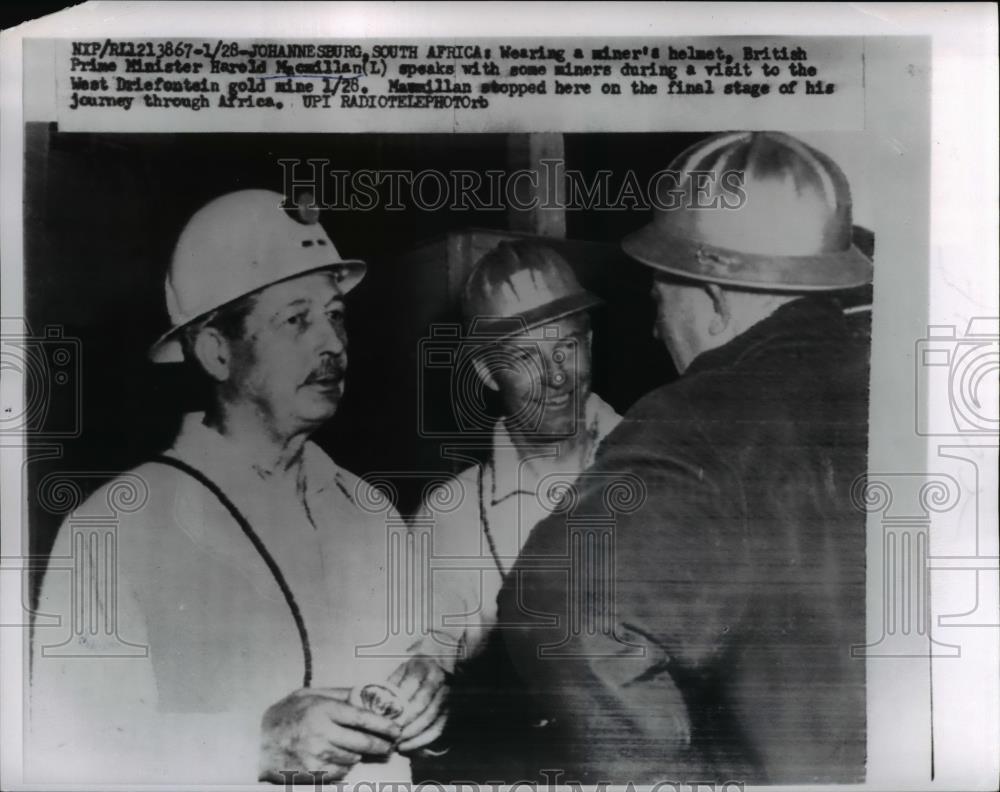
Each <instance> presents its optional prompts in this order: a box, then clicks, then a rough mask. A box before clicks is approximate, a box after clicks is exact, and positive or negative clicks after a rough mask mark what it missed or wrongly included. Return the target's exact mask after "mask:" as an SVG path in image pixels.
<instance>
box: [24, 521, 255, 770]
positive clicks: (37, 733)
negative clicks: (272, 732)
mask: <svg viewBox="0 0 1000 792" xmlns="http://www.w3.org/2000/svg"><path fill="white" fill-rule="evenodd" d="M124 527H125V526H123V528H124ZM108 539H109V534H107V533H106V532H101V531H97V530H93V529H91V528H88V527H86V526H85V527H83V528H80V527H79V526H74V525H73V522H72V520H70V521H67V523H66V524H64V525H63V526H62V529H61V530H60V533H59V536H58V538H57V541H56V544H55V548H54V550H53V552H52V554H51V556H50V561H49V568H48V569H47V571H46V573H45V576H44V578H43V583H42V587H41V592H40V595H39V602H38V606H37V610H36V613H35V619H34V629H33V636H32V642H31V682H30V697H29V713H30V714H29V717H30V726H29V743H28V746H27V750H26V770H27V774H28V775H27V776H26V777H27V778H29V779H30V780H31V781H32V782H43V783H68V784H80V783H101V784H104V783H137V782H139V783H168V782H169V783H183V782H189V783H223V782H230V783H235V782H254V781H256V780H257V770H258V768H257V763H258V753H259V748H258V746H259V742H260V719H261V716H262V715H263V713H261V712H254V713H245V712H244V713H240V712H226V713H167V712H162V711H161V710H160V707H159V701H158V694H157V681H156V675H155V669H154V664H153V659H152V656H151V649H150V646H149V641H148V635H147V620H146V616H145V614H144V613H143V610H142V608H141V606H140V598H139V597H138V596H137V595H136V591H135V588H134V583H133V580H132V579H130V577H129V570H128V568H127V565H126V564H121V563H120V559H116V556H115V553H114V545H113V543H109V541H108ZM194 672H195V673H196V672H197V670H194Z"/></svg>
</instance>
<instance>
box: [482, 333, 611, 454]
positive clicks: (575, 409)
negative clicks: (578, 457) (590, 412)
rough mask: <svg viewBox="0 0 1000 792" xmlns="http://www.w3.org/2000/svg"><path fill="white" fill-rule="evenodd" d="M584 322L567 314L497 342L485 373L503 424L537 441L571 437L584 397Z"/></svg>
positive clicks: (587, 358) (580, 418) (586, 372)
mask: <svg viewBox="0 0 1000 792" xmlns="http://www.w3.org/2000/svg"><path fill="white" fill-rule="evenodd" d="M590 342H591V333H590V319H589V317H588V316H587V315H586V314H576V315H573V316H568V317H565V318H563V319H560V320H558V321H555V322H551V323H549V324H547V325H545V326H544V327H541V328H537V329H536V330H533V331H530V332H528V333H526V334H523V335H521V336H519V337H517V338H516V339H512V340H511V341H508V342H504V343H501V344H500V345H499V348H498V349H497V350H496V351H495V352H494V353H493V354H492V355H491V361H490V373H491V374H492V376H493V380H494V381H495V383H496V385H497V387H498V388H499V390H500V396H501V399H502V400H503V404H504V408H505V412H506V415H507V422H508V425H509V426H510V427H511V428H512V429H514V430H515V431H519V432H522V433H524V434H529V435H538V436H540V437H552V436H555V437H560V436H563V437H565V436H568V435H572V434H574V433H575V432H576V431H577V429H578V428H579V426H580V425H581V423H580V422H581V421H583V416H584V407H585V405H586V401H587V397H588V396H589V395H590Z"/></svg>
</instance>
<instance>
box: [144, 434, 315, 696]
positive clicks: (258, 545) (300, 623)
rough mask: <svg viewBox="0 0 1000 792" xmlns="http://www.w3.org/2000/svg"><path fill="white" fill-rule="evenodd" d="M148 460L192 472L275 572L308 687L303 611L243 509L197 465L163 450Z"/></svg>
mask: <svg viewBox="0 0 1000 792" xmlns="http://www.w3.org/2000/svg"><path fill="white" fill-rule="evenodd" d="M150 461H151V462H159V463H160V464H161V465H169V466H170V467H173V468H176V469H177V470H180V471H181V472H183V473H187V474H188V475H189V476H191V478H193V479H195V480H196V481H197V482H199V483H200V484H201V485H202V486H204V487H205V489H207V490H208V491H209V492H211V493H212V494H213V495H214V496H215V497H216V498H218V499H219V503H221V504H222V505H223V506H225V507H226V510H227V511H228V512H229V513H230V514H231V515H232V517H233V519H234V520H236V522H237V524H238V525H239V526H240V528H241V529H242V530H243V533H244V534H246V537H247V539H249V540H250V544H252V545H253V546H254V549H255V550H256V551H257V553H258V554H259V555H260V557H261V558H262V559H264V563H265V564H267V568H268V569H270V570H271V574H272V575H273V576H274V580H275V582H276V583H277V584H278V588H280V589H281V593H282V594H283V595H284V597H285V602H287V603H288V608H289V610H291V612H292V618H294V619H295V627H296V629H298V631H299V640H300V641H301V642H302V656H303V659H304V661H305V673H304V674H303V677H302V687H309V686H310V684H311V683H312V649H311V648H310V646H309V633H307V632H306V623H305V621H304V620H303V618H302V612H301V611H300V610H299V606H298V603H297V602H296V601H295V595H294V594H292V590H291V589H290V588H289V587H288V583H287V582H286V581H285V576H284V575H283V574H282V573H281V568H280V567H279V566H278V564H277V562H275V560H274V558H273V557H272V556H271V554H270V553H269V552H268V550H267V547H265V546H264V543H263V542H262V541H261V539H260V537H259V536H258V535H257V533H256V531H254V529H253V527H252V526H251V525H250V523H249V522H248V521H247V518H246V517H244V516H243V513H242V512H241V511H240V510H239V509H237V508H236V506H235V505H234V504H233V502H232V501H231V500H229V498H228V497H226V493H224V492H223V491H222V490H221V489H220V488H219V485H218V484H216V483H215V482H214V481H212V479H210V478H209V477H208V476H206V475H205V474H204V473H202V472H201V471H200V470H198V468H196V467H193V466H192V465H189V464H187V462H181V461H180V460H179V459H176V458H175V457H170V456H166V455H164V454H161V455H159V456H155V457H153V458H152V459H151V460H150Z"/></svg>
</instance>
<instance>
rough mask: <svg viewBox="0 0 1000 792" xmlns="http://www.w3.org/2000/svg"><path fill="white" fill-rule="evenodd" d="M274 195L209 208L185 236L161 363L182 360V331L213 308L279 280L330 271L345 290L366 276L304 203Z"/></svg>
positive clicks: (173, 276) (156, 355) (169, 282)
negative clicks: (293, 205) (290, 205)
mask: <svg viewBox="0 0 1000 792" xmlns="http://www.w3.org/2000/svg"><path fill="white" fill-rule="evenodd" d="M284 201H285V198H284V196H282V195H281V194H280V193H276V192H271V191H270V190H240V191H239V192H234V193H229V194H228V195H223V196H222V197H221V198H216V199H215V200H214V201H212V202H210V203H208V204H207V205H205V206H203V207H202V208H201V209H199V210H198V211H197V212H195V214H194V216H193V217H192V218H191V219H190V220H189V221H188V223H187V225H186V226H185V227H184V231H183V232H181V235H180V239H178V241H177V246H176V247H175V248H174V254H173V257H172V259H171V260H170V270H169V272H168V273H167V279H166V284H165V290H166V297H167V311H168V313H169V314H170V324H171V327H170V330H168V331H167V332H166V333H165V334H164V335H163V336H161V337H160V339H159V340H158V341H157V342H156V343H155V344H153V346H152V348H151V349H150V351H149V356H150V358H151V359H152V360H153V361H154V362H156V363H179V362H181V361H182V360H183V359H184V358H183V352H182V350H181V345H180V341H179V336H180V331H181V330H183V329H184V328H185V327H187V326H188V325H190V324H191V323H192V322H194V321H195V320H196V319H199V318H200V317H203V316H205V315H206V314H208V313H210V312H211V311H214V310H216V309H217V308H221V307H222V306H224V305H226V304H228V303H230V302H233V301H234V300H237V299H239V298H240V297H244V296H246V295H248V294H251V293H252V292H255V291H258V290H259V289H263V288H265V287H266V286H270V285H271V284H273V283H277V282H278V281H283V280H288V279H290V278H294V277H297V276H299V275H304V274H306V273H307V272H315V271H318V270H325V269H329V270H331V271H332V272H333V273H334V275H335V277H336V278H337V280H338V282H339V286H340V290H341V292H342V293H345V294H346V293H347V292H349V291H350V290H351V289H353V288H354V287H355V286H356V285H357V284H358V283H359V282H360V280H361V279H362V278H363V277H364V274H365V269H366V267H365V263H364V262H363V261H358V260H356V259H342V258H341V257H340V254H339V253H338V252H337V248H335V247H334V245H333V242H332V241H331V240H330V237H329V236H328V235H327V233H326V231H325V230H324V229H323V226H321V225H320V224H319V222H318V219H319V218H318V215H319V213H318V211H317V210H316V209H312V210H310V209H309V208H307V207H306V206H305V205H300V206H299V207H298V208H297V209H292V210H289V211H286V210H285V209H283V208H282V204H283V203H284Z"/></svg>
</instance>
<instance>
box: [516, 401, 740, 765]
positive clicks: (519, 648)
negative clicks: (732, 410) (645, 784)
mask: <svg viewBox="0 0 1000 792" xmlns="http://www.w3.org/2000/svg"><path fill="white" fill-rule="evenodd" d="M674 390H675V393H672V394H670V395H667V394H665V393H664V392H663V391H659V392H654V393H653V394H650V396H648V397H647V398H646V399H644V400H643V401H642V402H640V403H639V404H638V405H636V407H634V408H633V409H632V410H631V411H630V412H629V414H628V416H626V419H625V420H624V421H623V423H622V424H621V425H620V427H619V428H618V429H617V430H616V431H615V432H614V433H613V434H612V435H611V436H610V437H609V438H608V440H607V441H606V443H605V446H604V448H603V449H602V452H601V453H600V454H599V455H598V459H597V461H596V462H595V465H594V467H593V468H591V469H590V470H589V471H587V472H585V473H584V474H583V475H582V476H581V478H580V479H579V481H578V482H577V489H576V492H575V493H573V496H571V497H569V498H567V499H566V500H565V501H564V502H563V508H561V509H560V511H559V512H558V513H556V514H553V515H552V516H551V517H549V518H548V519H546V520H545V521H543V522H542V523H540V524H539V525H538V526H537V527H536V528H535V530H534V531H533V532H532V535H531V537H530V538H529V540H528V542H527V544H526V546H525V548H524V550H523V551H522V554H521V558H520V560H519V562H518V565H517V567H516V568H515V571H514V574H513V575H511V576H510V578H509V580H508V583H507V586H506V587H505V589H504V591H503V592H502V593H501V596H500V606H501V614H500V620H501V623H502V624H504V625H510V624H511V623H512V622H513V623H517V624H518V626H505V627H504V633H505V636H506V639H507V645H508V652H509V653H510V655H511V658H512V660H513V662H514V663H515V665H516V666H517V667H518V669H519V670H520V672H521V674H522V676H523V677H524V679H525V681H526V683H527V684H528V685H529V686H531V687H532V688H533V689H534V691H535V693H536V695H538V696H539V697H540V698H541V700H542V701H544V702H545V706H547V707H548V708H549V711H550V712H551V713H552V714H553V716H554V717H557V718H559V720H560V721H561V723H562V725H563V728H564V729H568V730H569V733H567V734H565V735H564V736H563V737H562V738H561V739H562V740H563V741H564V743H565V748H566V749H567V751H568V754H569V755H567V757H566V760H567V763H568V765H569V766H576V767H582V768H584V770H586V768H587V767H592V768H599V769H600V771H601V772H602V773H604V774H606V775H608V776H609V777H611V778H635V775H636V773H638V774H639V775H640V776H641V775H642V773H643V770H642V768H643V767H645V766H646V765H647V764H648V765H649V767H648V772H649V773H653V772H655V771H654V767H656V766H658V767H659V768H660V769H661V772H662V769H663V767H664V765H663V762H664V760H665V759H666V758H667V757H670V756H674V757H675V758H676V759H677V761H678V762H683V756H684V754H685V753H686V752H689V751H690V750H692V749H691V747H690V746H689V742H690V735H691V732H692V723H691V721H690V716H689V714H688V713H689V711H690V710H689V706H688V702H687V698H689V697H690V696H692V695H694V696H697V695H700V691H704V692H705V693H706V694H710V692H711V688H712V680H711V679H710V678H709V671H708V669H710V668H713V667H715V666H716V663H715V661H716V660H717V659H718V657H719V655H720V653H722V652H724V651H726V648H727V646H728V645H729V640H728V639H729V634H730V630H731V628H732V627H733V626H734V625H735V624H738V622H739V620H740V615H741V613H742V611H743V609H744V608H745V607H746V602H747V597H746V593H747V592H746V588H747V587H746V585H745V581H746V580H747V578H748V566H749V554H748V544H747V536H746V521H745V514H744V505H743V503H742V496H741V485H740V483H739V478H738V477H737V476H736V475H735V474H734V473H733V472H732V470H731V467H730V465H729V464H728V463H727V460H725V459H724V458H722V457H721V456H720V455H719V453H718V452H717V451H716V450H713V449H714V447H717V444H713V443H710V442H709V441H708V439H707V437H706V435H705V431H706V427H705V426H704V425H703V422H702V420H701V419H700V418H699V416H698V415H697V412H696V411H695V410H694V409H692V407H691V401H690V394H687V393H685V391H684V389H674ZM667 438H670V439H669V441H668V439H667ZM681 690H683V691H684V693H683V695H682V694H681V692H680V691H681ZM703 709H704V708H703V707H702V706H698V707H695V708H694V710H695V711H702V710H703ZM602 754H603V755H602ZM616 768H617V769H620V770H621V772H620V773H617V772H616ZM589 780H591V781H595V780H601V779H594V778H590V779H589ZM635 780H636V781H638V780H639V778H635Z"/></svg>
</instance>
